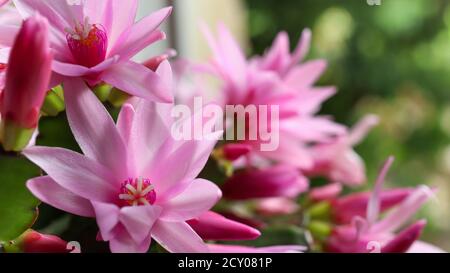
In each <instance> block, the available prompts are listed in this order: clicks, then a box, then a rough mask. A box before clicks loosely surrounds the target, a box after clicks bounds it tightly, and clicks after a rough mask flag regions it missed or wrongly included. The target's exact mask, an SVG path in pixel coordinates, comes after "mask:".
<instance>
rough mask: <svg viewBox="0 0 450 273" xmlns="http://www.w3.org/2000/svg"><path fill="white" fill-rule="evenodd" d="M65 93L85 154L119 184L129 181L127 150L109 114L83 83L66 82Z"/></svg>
mask: <svg viewBox="0 0 450 273" xmlns="http://www.w3.org/2000/svg"><path fill="white" fill-rule="evenodd" d="M64 90H65V91H66V92H65V94H64V96H65V101H66V107H67V118H68V120H69V124H70V127H71V129H72V132H73V134H74V136H75V138H76V140H77V142H78V144H79V145H80V147H81V149H82V151H83V153H84V154H85V155H86V156H87V157H89V158H91V159H93V160H96V161H98V162H99V163H101V164H103V165H104V166H106V167H107V168H109V169H110V171H111V172H112V173H114V174H116V178H117V179H118V180H119V181H120V180H125V179H127V178H128V177H127V168H126V167H127V161H126V159H127V157H126V154H127V153H126V147H125V144H124V142H123V140H122V137H121V136H120V134H119V132H118V130H117V128H116V125H115V124H114V121H113V119H112V118H111V116H110V115H109V113H108V111H107V110H106V109H105V107H104V106H103V105H102V104H101V103H100V101H99V100H98V99H97V97H96V96H95V95H94V93H93V92H92V91H91V90H89V88H88V87H87V86H86V84H85V83H83V82H82V81H81V80H76V79H70V80H66V81H65V83H64ZM111 183H113V182H112V181H111Z"/></svg>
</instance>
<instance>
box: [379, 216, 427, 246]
mask: <svg viewBox="0 0 450 273" xmlns="http://www.w3.org/2000/svg"><path fill="white" fill-rule="evenodd" d="M426 224H427V222H426V221H425V220H420V221H418V222H416V223H414V224H412V225H411V226H409V227H408V228H406V229H405V230H403V231H402V232H400V233H399V234H397V235H395V237H394V238H393V239H391V240H390V241H389V242H388V243H387V244H386V245H384V246H383V248H382V249H381V252H382V253H405V252H406V251H408V249H409V248H410V247H411V246H412V244H413V243H414V242H415V241H417V239H419V237H420V235H421V234H422V231H423V229H424V228H425V225H426Z"/></svg>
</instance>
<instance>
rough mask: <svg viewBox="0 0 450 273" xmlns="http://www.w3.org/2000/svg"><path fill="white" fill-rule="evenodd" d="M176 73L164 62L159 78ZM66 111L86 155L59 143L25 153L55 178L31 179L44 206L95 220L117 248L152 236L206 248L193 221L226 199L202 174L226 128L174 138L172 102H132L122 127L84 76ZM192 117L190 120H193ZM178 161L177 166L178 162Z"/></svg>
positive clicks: (143, 247)
mask: <svg viewBox="0 0 450 273" xmlns="http://www.w3.org/2000/svg"><path fill="white" fill-rule="evenodd" d="M168 70H170V67H168V65H167V63H163V64H161V66H160V67H159V69H158V71H157V72H156V73H158V75H160V77H162V78H164V77H165V76H167V73H166V72H167V71H168ZM64 87H65V88H66V89H67V91H68V92H67V95H66V100H67V115H68V119H69V124H70V126H71V128H72V132H73V134H74V136H75V138H76V140H77V142H78V143H79V145H80V148H81V150H82V151H83V153H84V155H81V154H78V153H75V152H72V151H69V150H65V149H60V148H48V147H34V148H29V149H26V150H25V151H24V155H25V156H26V157H28V158H29V159H30V160H31V161H32V162H34V163H35V164H36V165H38V166H40V167H41V168H42V169H43V170H44V171H45V172H46V173H47V174H48V176H44V177H38V178H35V179H32V180H30V181H28V183H27V186H28V188H29V189H30V191H31V192H32V193H33V194H34V195H35V196H36V197H38V198H39V199H40V200H41V201H43V202H44V203H47V204H50V205H52V206H54V207H56V208H59V209H61V210H64V211H67V212H69V213H73V214H76V215H80V216H85V217H95V218H96V220H97V224H98V226H99V229H100V235H101V238H102V239H103V240H105V241H109V246H110V249H111V251H112V252H146V251H147V250H148V249H149V246H150V242H151V238H153V239H155V240H156V241H157V242H158V243H160V244H161V245H162V246H163V247H164V248H166V249H167V250H168V251H170V252H207V251H208V247H207V246H206V244H204V242H203V240H202V239H201V237H200V236H198V235H197V233H195V231H194V230H193V229H192V228H191V227H190V226H189V225H188V224H187V223H186V221H187V220H190V219H194V218H196V217H199V216H200V215H202V214H203V213H205V212H207V211H208V210H209V209H210V208H211V207H212V206H213V205H214V204H215V203H216V202H217V201H218V200H219V198H220V197H221V192H220V190H219V188H218V187H217V186H215V185H214V184H213V183H211V182H209V181H206V180H203V179H196V177H197V175H198V174H199V172H200V171H201V170H202V168H203V167H204V165H205V164H206V161H207V160H208V158H209V155H210V154H211V151H212V149H213V147H214V145H215V143H216V141H217V139H218V138H219V137H220V135H221V134H222V132H210V133H209V134H208V135H205V136H204V139H211V140H203V141H195V140H192V141H175V139H174V138H172V136H171V132H170V131H171V130H170V129H171V126H172V122H173V120H172V119H171V108H172V107H171V105H169V104H155V103H151V102H148V101H146V100H137V101H136V103H134V106H132V105H131V104H125V105H124V106H123V108H122V111H121V112H120V115H119V118H118V122H117V125H115V124H114V122H113V120H112V118H111V117H110V116H109V114H108V112H107V111H106V109H105V108H104V107H103V105H102V104H101V103H100V102H99V101H98V99H96V97H95V95H94V94H93V93H92V92H90V91H89V89H87V87H86V86H85V85H84V83H83V82H81V81H79V80H68V81H66V83H65V86H64ZM189 122H190V121H189ZM175 166H176V167H175Z"/></svg>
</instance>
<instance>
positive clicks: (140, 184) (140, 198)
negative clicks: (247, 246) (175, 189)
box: [119, 178, 156, 206]
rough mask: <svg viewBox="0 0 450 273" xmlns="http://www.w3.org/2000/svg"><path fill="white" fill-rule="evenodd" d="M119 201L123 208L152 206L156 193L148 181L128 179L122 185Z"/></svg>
mask: <svg viewBox="0 0 450 273" xmlns="http://www.w3.org/2000/svg"><path fill="white" fill-rule="evenodd" d="M119 199H120V200H121V201H122V203H123V205H124V206H145V205H153V204H154V203H155V201H156V192H155V188H154V187H153V185H152V184H151V183H150V180H149V179H144V178H136V179H132V178H130V179H128V180H126V181H125V182H123V183H122V187H121V188H120V194H119Z"/></svg>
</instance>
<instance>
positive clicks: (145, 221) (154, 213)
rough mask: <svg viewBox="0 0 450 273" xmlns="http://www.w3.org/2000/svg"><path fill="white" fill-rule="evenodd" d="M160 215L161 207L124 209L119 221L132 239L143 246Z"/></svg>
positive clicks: (121, 211)
mask: <svg viewBox="0 0 450 273" xmlns="http://www.w3.org/2000/svg"><path fill="white" fill-rule="evenodd" d="M160 213H161V207H158V206H136V207H131V206H130V207H123V208H122V209H121V210H120V214H119V221H120V222H121V223H122V225H123V226H124V227H125V228H126V230H127V231H128V233H129V234H130V236H131V238H133V240H134V241H135V242H136V243H137V244H141V243H142V242H143V241H145V239H146V238H148V236H149V235H150V230H151V229H152V227H153V224H154V223H155V221H156V220H157V219H158V217H159V215H160Z"/></svg>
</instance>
